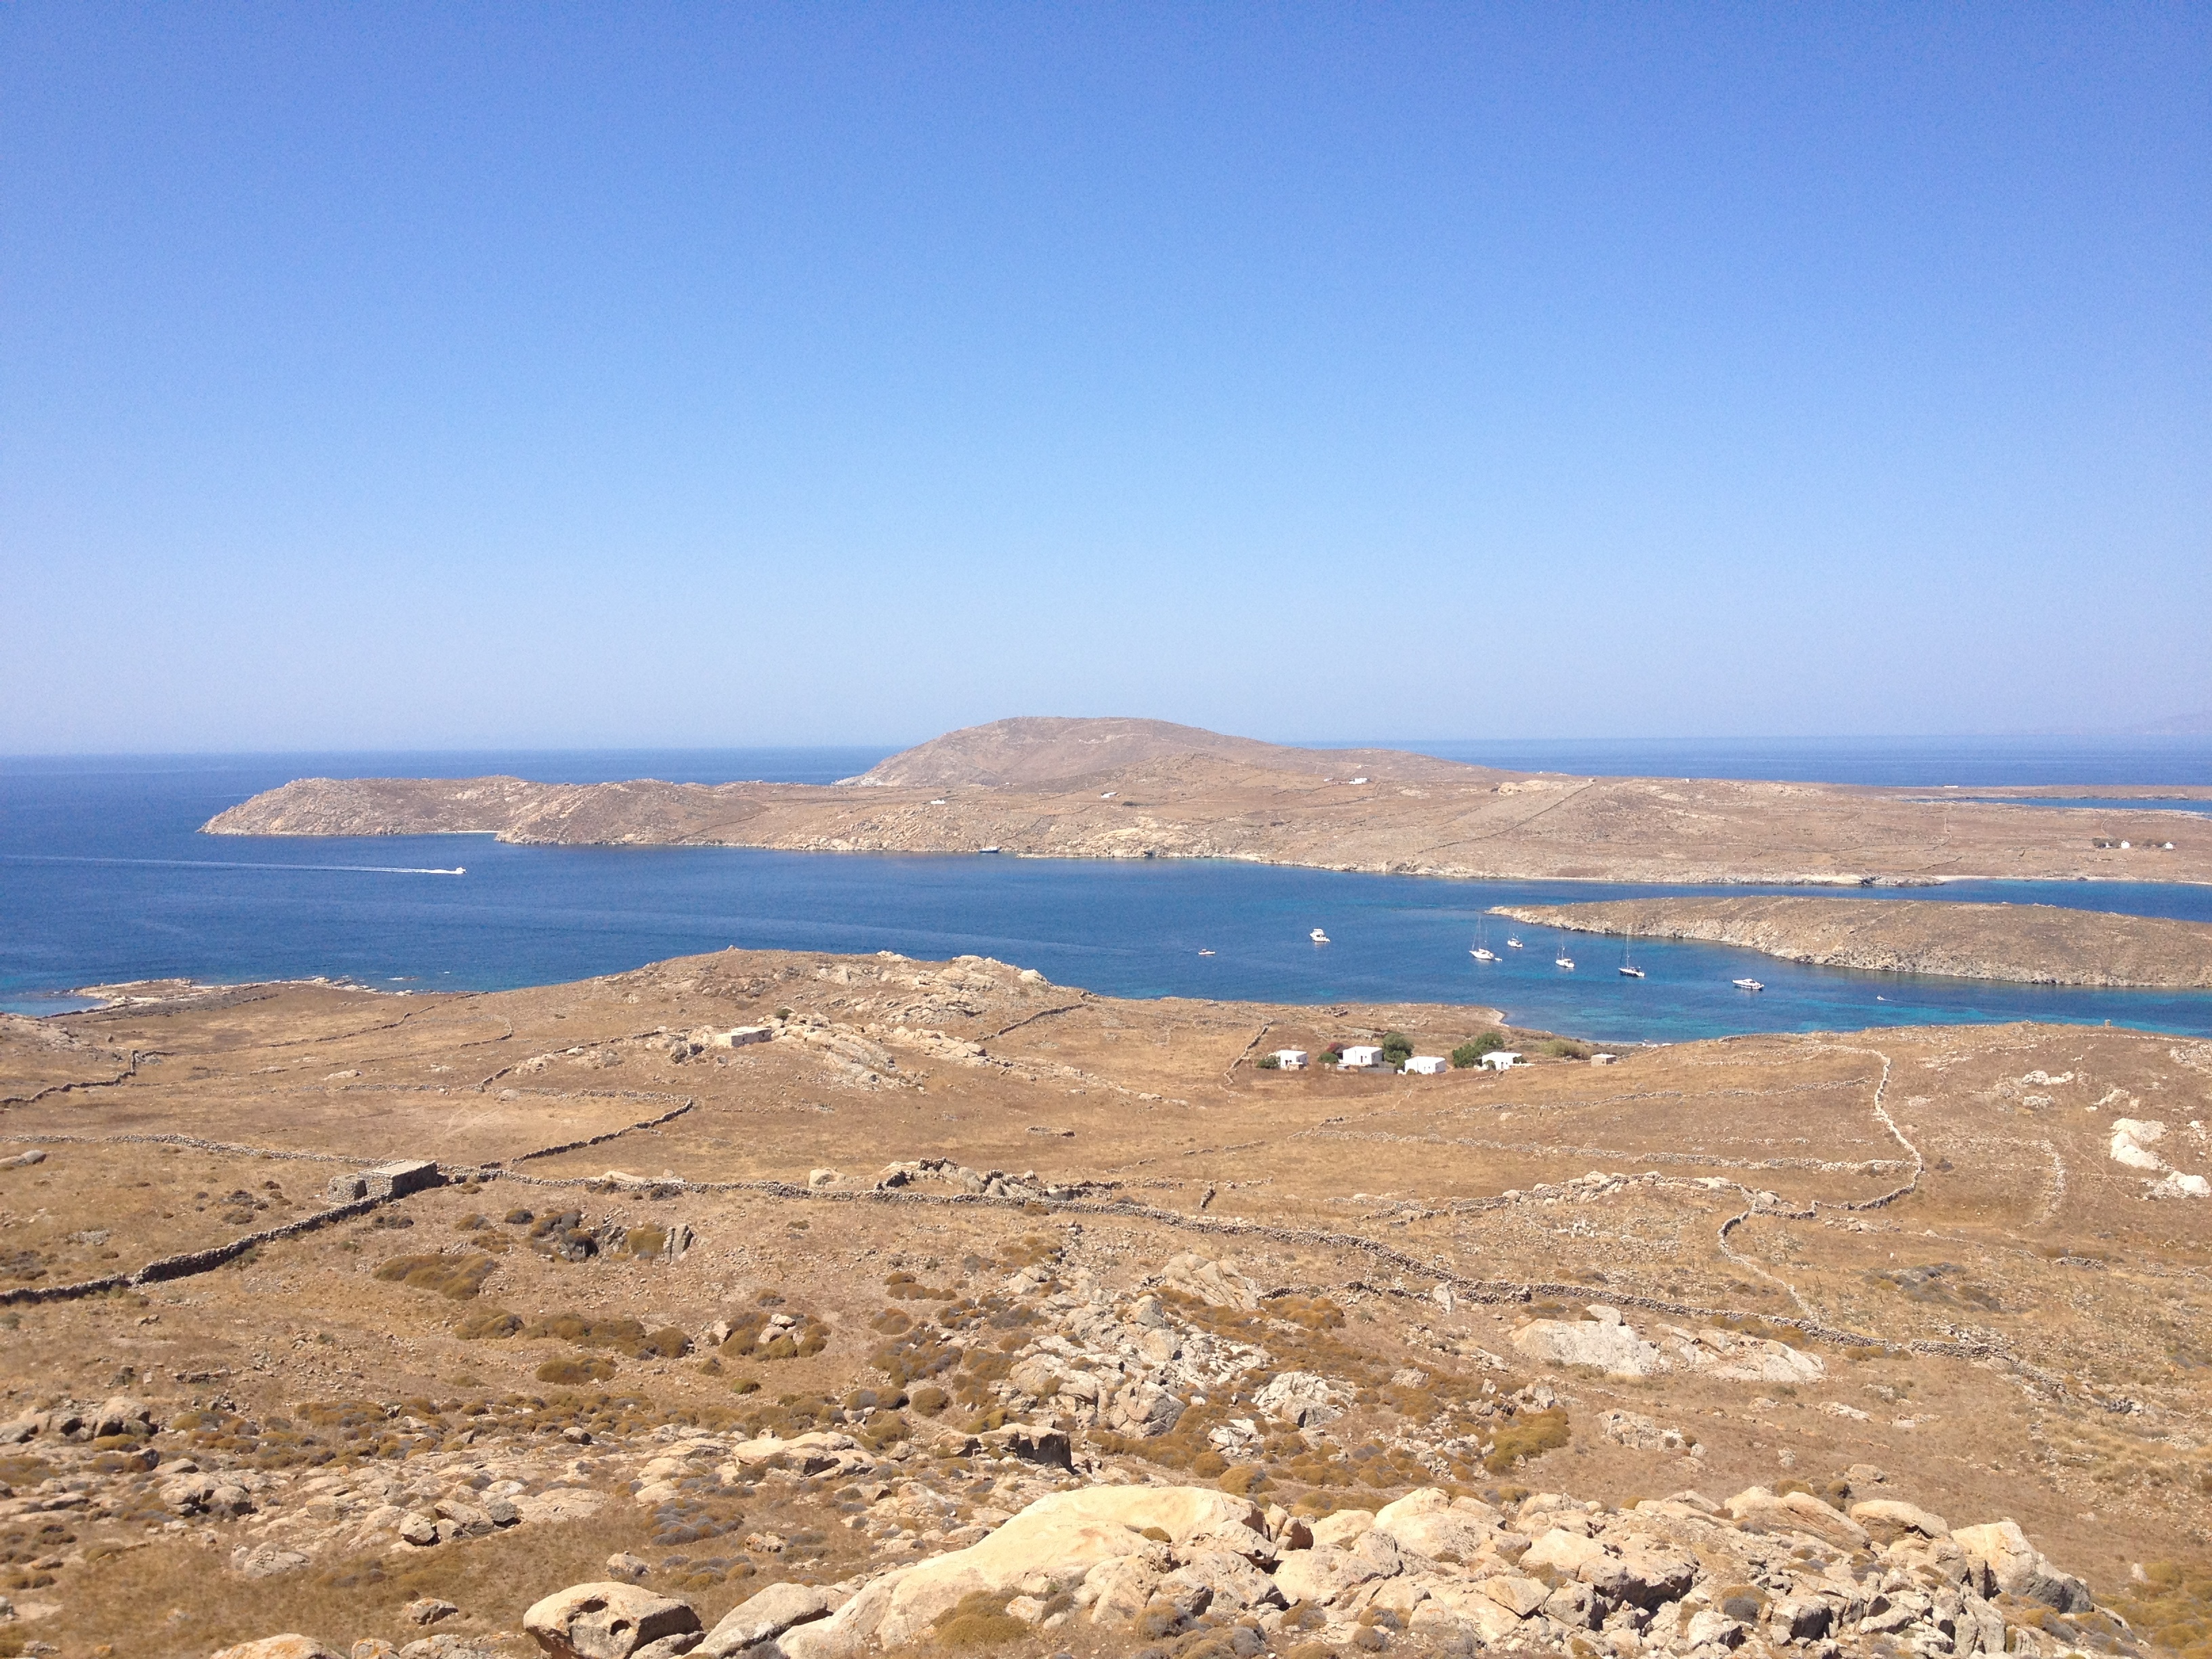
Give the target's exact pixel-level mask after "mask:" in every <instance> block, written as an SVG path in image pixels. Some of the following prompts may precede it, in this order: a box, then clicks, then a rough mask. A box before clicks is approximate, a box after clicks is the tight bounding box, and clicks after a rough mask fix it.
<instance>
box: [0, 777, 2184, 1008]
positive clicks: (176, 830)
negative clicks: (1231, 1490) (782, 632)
mask: <svg viewBox="0 0 2212 1659" xmlns="http://www.w3.org/2000/svg"><path fill="white" fill-rule="evenodd" d="M1452 747H1453V751H1454V754H1455V757H1467V758H1475V757H1478V756H1477V755H1476V754H1474V753H1470V752H1468V751H1470V750H1474V748H1475V746H1474V745H1453V746H1452ZM1531 747H1532V746H1531V745H1522V750H1524V751H1525V750H1528V749H1530V748H1531ZM1955 747H1956V745H1955V744H1954V745H1953V748H1952V749H1947V750H1945V751H1944V752H1943V754H1942V756H1941V757H1939V759H1940V763H1941V764H1942V765H1943V766H1944V767H1945V768H1947V769H1952V770H1953V772H1954V775H1960V774H1963V775H1966V776H1967V777H1968V778H1969V779H1970V780H1971V782H1972V783H1978V784H1981V785H1982V786H1983V787H1988V786H1989V785H1990V784H1991V783H1998V782H2009V781H2044V778H2043V777H2041V776H2038V775H2035V772H2036V768H2035V767H2034V766H2033V765H2029V764H2027V763H2019V764H2015V765H2013V766H2012V767H2010V768H2009V769H2007V768H2006V767H2005V766H2004V765H2003V764H2002V758H2003V757H1999V758H1998V759H1997V760H1994V761H1992V760H1990V759H1989V758H1988V757H1984V762H1983V763H1982V764H1983V769H1981V770H1973V769H1970V768H1969V767H1967V766H1966V765H1965V764H1963V763H1959V762H1958V761H1957V758H1956V756H1955V754H1954V750H1955ZM1714 749H1715V746H1714V745H1705V747H1704V749H1702V750H1700V752H1699V760H1701V761H1702V762H1703V763H1704V764H1703V765H1702V766H1700V767H1699V772H1700V773H1701V775H1708V776H1711V775H1728V774H1727V772H1726V771H1725V770H1724V769H1723V764H1721V763H1725V760H1726V757H1725V756H1718V755H1717V754H1716V753H1715V752H1713V751H1714ZM880 753H881V751H878V750H753V751H744V750H733V751H719V752H712V753H701V752H686V753H682V754H656V753H648V752H640V751H624V752H621V753H578V754H563V755H545V754H532V755H517V754H486V755H438V756H422V755H408V756H376V755H343V756H340V755H317V756H276V757H234V756H233V757H207V758H194V757H159V758H149V759H137V760H130V759H116V758H113V757H98V758H87V759H40V760H15V761H4V762H0V1008H6V1009H9V1010H11V1011H14V1012H28V1013H40V1012H60V1011H63V1010H64V1009H67V1008H70V1007H73V1006H82V1004H81V1003H79V1002H78V1001H76V1000H74V999H69V998H67V997H66V996H64V995H61V994H64V993H66V992H67V991H69V990H70V989H71V988H72V987H80V986H85V985H90V984H97V983H106V982H113V981H122V980H133V979H148V978H160V977H172V976H173V977H189V978H195V979H201V980H209V981H239V980H251V979H283V978H306V977H313V976H316V975H326V976H331V977H339V978H346V979H350V980H354V981H359V982H361V983H362V984H365V985H369V986H373V987H378V988H383V989H391V990H398V989H402V988H414V989H423V990H453V989H498V988H504V987H513V986H520V985H531V984H543V983H548V982H551V981H561V980H568V979H576V978H581V977H584V976H586V975H593V974H602V973H609V972H614V971H618V970H620V969H627V968H632V967H635V966H637V965H638V964H639V963H645V962H650V961H653V960H655V959H657V958H659V957H669V956H676V955H681V954H684V953H688V952H693V951H711V950H719V949H720V948H722V947H724V946H726V945H741V946H745V947H750V948H776V949H791V950H823V951H877V950H893V951H901V952H902V953H904V954H906V955H908V956H913V957H948V956H956V955H959V954H962V953H963V952H974V953H976V954H979V955H984V956H992V957H998V958H1000V960H1002V961H1006V962H1012V963H1019V964H1020V965H1022V966H1024V967H1032V968H1036V969H1041V970H1042V972H1043V973H1044V974H1045V975H1048V977H1049V978H1051V979H1053V980H1054V981H1059V982H1060V983H1063V984H1072V985H1080V986H1085V987H1089V988H1091V989H1092V990H1096V991H1099V992H1102V993H1106V994H1112V995H1116V996H1133V997H1150V996H1200V997H1219V998H1225V999H1237V1000H1247V999H1249V1000H1266V1001H1281V1002H1298V1003H1328V1002H1333V1001H1337V1000H1358V1001H1394V1000H1419V1001H1438V1002H1462V1003H1482V1004H1487V1005H1490V1006H1495V1007H1500V1008H1503V1009H1504V1010H1505V1012H1506V1013H1507V1015H1508V1017H1509V1018H1510V1019H1511V1020H1512V1021H1513V1022H1514V1023H1515V1024H1521V1025H1528V1026H1540V1027H1545V1028H1548V1029H1551V1030H1560V1031H1567V1032H1571V1033H1574V1034H1576V1035H1578V1036H1589V1037H1592V1038H1595V1039H1598V1040H1601V1041H1604V1042H1613V1043H1629V1042H1672V1041H1681V1040H1686V1039H1691V1038H1698V1037H1707V1036H1721V1035H1727V1034H1730V1033H1736V1032H1746V1031H1778V1030H1781V1031H1789V1030H1858V1029H1860V1028H1863V1027H1867V1026H1875V1025H1888V1024H1931V1023H1962V1022H1984V1021H1997V1020H2015V1019H2036V1020H2051V1021H2069V1022H2081V1023H2097V1022H2101V1021H2106V1020H2110V1021H2111V1022H2112V1023H2113V1024H2117V1025H2128V1026H2135V1027H2139V1028H2142V1029H2148V1030H2170V1031H2177V1032H2185V1033H2190V1034H2194V1035H2212V993H2203V992H2191V993H2163V992H2149V991H2092V990H2071V989H2053V988H2045V987H2032V986H2016V985H2006V984H1998V983H1992V982H1987V981H1960V980H1948V979H1937V978H1924V977H1918V976H1911V975H1885V974H1866V973H1857V972H1852V971H1849V970H1844V969H1820V968H1806V967H1800V966H1797V965H1796V964H1792V963H1784V962H1780V961H1778V960H1776V959H1774V958H1772V957H1763V956H1759V955H1757V954H1755V953H1753V952H1748V951H1733V950H1728V949H1723V948H1721V947H1717V946H1710V945H1670V944H1661V943H1650V942H1645V943H1639V944H1638V945H1637V946H1636V961H1637V963H1638V966H1640V967H1642V968H1643V969H1644V970H1645V973H1646V975H1647V976H1646V977H1645V978H1644V979H1642V980H1632V979H1627V978H1624V977H1623V976H1621V975H1620V974H1618V973H1616V972H1615V971H1614V969H1615V968H1616V967H1617V966H1618V964H1619V962H1620V952H1621V945H1620V941H1619V940H1608V939H1603V938H1600V937H1596V936H1592V935H1586V934H1585V935H1570V936H1568V938H1567V940H1566V945H1567V949H1568V951H1569V953H1570V954H1571V955H1572V956H1573V957H1574V958H1575V960H1576V962H1577V969H1576V970H1575V971H1573V972H1571V973H1570V972H1567V971H1565V970H1563V969H1559V968H1556V967H1554V966H1553V957H1554V956H1556V955H1557V954H1558V953H1559V950H1558V947H1559V942H1560V941H1559V936H1558V935H1555V934H1551V933H1543V932H1541V931H1539V930H1531V929H1522V928H1516V927H1514V926H1513V925H1512V924H1509V923H1506V922H1504V921H1503V920H1502V919H1498V918H1491V919H1489V920H1488V921H1487V922H1485V921H1484V920H1483V913H1484V912H1485V911H1486V910H1487V909H1488V908H1489V907H1490V906H1492V905H1495V904H1504V903H1547V902H1572V901H1575V900H1578V899H1601V898H1614V897H1635V896H1647V895H1654V894H1661V893H1668V892H1681V891H1706V889H1694V888H1668V887H1654V886H1639V885H1630V884H1611V883H1596V882H1550V883H1511V882H1504V883H1500V882H1486V883H1470V882H1451V881H1440V880H1427V879H1419V878H1401V877H1388V876H1353V875H1340V874H1334V873H1331V872H1322V871H1310V870H1294V869H1279V868H1273V867H1267V866H1254V865H1246V864H1240V863H1233V862H1224V861H1212V860H1208V861H1191V862H1180V861H1163V862H1132V863H1106V862H1091V861H1082V860H1027V859H1005V858H988V857H975V856H966V855H957V856H930V857H915V856H877V855H856V854H805V853H769V852H756V851H747V850H743V849H736V848H545V847H504V846H501V845H500V844H499V843H498V842H495V841H494V840H492V839H491V838H490V837H489V836H418V837H392V838H373V839H353V838H348V839H315V840H291V839H282V840H278V839H271V840H241V839H230V838H222V839H217V838H213V837H209V836H201V835H198V834H197V833H196V831H197V826H198V825H199V824H200V823H203V822H204V821H205V820H206V819H207V818H208V817H210V816H212V815H213V814H214V813H216V812H217V811H221V810H222V809H223V808H224V807H226V806H229V805H234V803H236V802H238V801H240V800H243V799H246V797H247V796H249V795H252V794H253V793H257V792H258V791H259V790H262V789H265V788H270V787H275V786H276V785H277V784H281V783H283V782H284V781H287V780H289V779H291V778H295V777H301V776H310V775H323V776H349V775H352V776H360V775H416V776H421V775H447V776H463V775H472V774H478V773H484V772H510V773H514V774H518V775H523V776H528V777H535V778H541V779H547V780H568V781H596V780H599V779H606V778H627V777H640V776H659V777H666V778H678V779H686V780H694V781H707V782H713V781H725V780H727V779H732V778H745V777H753V778H758V777H769V778H776V779H781V780H786V781H802V782H825V781H831V780H834V779H836V778H839V777H843V776H847V775H850V774H852V773H854V772H857V771H860V770H861V769H864V768H866V766H867V765H869V764H871V763H872V762H873V761H874V760H876V759H878V758H879V757H880ZM1575 758H1576V759H1580V760H1584V761H1585V762H1586V763H1587V761H1588V760H1589V758H1590V757H1588V756H1587V754H1579V755H1577V757H1575ZM1607 758H1608V759H1610V760H1612V761H1613V767H1614V769H1618V770H1621V771H1643V772H1646V773H1649V772H1655V771H1666V770H1670V769H1671V768H1669V767H1668V766H1666V765H1665V764H1664V761H1665V760H1667V759H1672V758H1674V756H1673V755H1672V754H1669V755H1668V756H1665V757H1660V756H1656V755H1652V756H1644V757H1641V759H1640V760H1639V758H1638V757H1637V756H1636V755H1635V754H1633V753H1632V752H1616V753H1609V754H1608V755H1607ZM1816 758H1818V759H1824V760H1825V761H1826V763H1827V765H1828V771H1827V775H1830V776H1835V777H1838V781H1861V780H1859V779H1856V778H1853V777H1851V776H1850V775H1847V774H1848V770H1849V769H1847V768H1845V767H1844V766H1841V765H1839V764H1838V757H1836V756H1833V755H1829V756H1826V757H1816ZM1655 761H1656V762H1659V763H1657V764H1655ZM1717 762H1720V763H1717ZM1519 763H1522V764H1528V763H1530V762H1528V761H1527V760H1522V761H1520V762H1519ZM1555 763H1565V757H1561V760H1560V761H1559V762H1555ZM1879 764H1880V767H1881V769H1883V771H1884V772H1885V775H1883V776H1882V777H1881V779H1880V780H1879V781H1893V778H1894V781H1903V782H1906V783H1911V784H1915V785H1919V784H1923V783H1929V782H1931V781H1933V782H1941V781H1943V775H1942V773H1940V772H1938V773H1936V774H1935V775H1934V776H1933V777H1932V778H1931V777H1930V776H1929V775H1928V774H1927V771H1926V769H1923V771H1922V772H1921V773H1918V774H1915V773H1913V772H1912V770H1911V767H1910V766H1909V765H1907V764H1905V763H1901V762H1900V761H1899V758H1898V757H1897V756H1896V755H1895V754H1894V753H1893V752H1887V751H1885V753H1884V754H1883V756H1882V757H1881V760H1880V763H1879ZM2046 764H2052V765H2055V763H2046ZM1736 765H1737V766H1738V768H1740V770H1739V771H1738V772H1737V774H1736V775H1763V776H1772V775H1778V774H1779V773H1780V772H1782V771H1783V770H1784V768H1783V767H1782V766H1780V765H1778V764H1777V763H1776V757H1775V756H1774V754H1773V753H1772V752H1771V745H1770V746H1761V747H1759V749H1758V750H1755V751H1751V752H1747V753H1745V754H1744V755H1742V756H1741V757H1739V758H1738V760H1737V761H1736ZM1587 769H1591V770H1595V769H1596V768H1595V766H1588V767H1587ZM1869 769H1872V768H1869ZM1899 771H1903V772H1905V774H1906V775H1904V776H1902V777H1895V775H1896V774H1897V773H1899ZM1993 773H1994V774H1996V775H1992V774H1993ZM1839 774H1843V775H1839ZM2045 775H2047V773H2046V774H2045ZM2061 778H2062V779H2063V780H2065V781H2081V782H2083V783H2085V784H2088V785H2094V784H2097V783H2110V782H2113V781H2136V779H2140V780H2141V781H2152V782H2164V783H2196V782H2200V781H2212V747H2208V746H2207V745H2203V744H2199V745H2197V750H2195V751H2193V752H2191V753H2189V754H2187V755H2185V757H2184V758H2182V759H2181V760H2178V761H2173V762H2172V763H2171V764H2170V765H2169V768H2168V769H2167V770H2166V772H2165V773H2164V774H2162V775H2155V776H2151V775H2145V773H2144V772H2140V771H2139V772H2138V773H2136V778H2135V779H2127V780H2123V779H2120V778H2117V777H2114V776H2112V775H2109V774H2108V775H2094V774H2083V773H2080V772H2075V773H2061ZM1864 781H1875V780H1874V779H1866V780H1864ZM2084 793H2091V792H2090V791H2088V790H2085V792H2084ZM453 866H465V868H466V870H467V872H468V873H467V874H466V875H465V876H460V877H454V876H443V875H433V874H423V873H415V872H420V871H426V870H433V869H442V868H451V867H453ZM1727 891H1729V892H1731V893H1753V892H1762V891H1795V892H1803V891H1807V890H1806V889H1802V888H1800V889H1763V888H1750V887H1745V888H1729V889H1728V890H1727ZM1817 891H1820V892H1824V893H1825V892H1830V891H1836V890H1828V889H1820V890H1817ZM1854 892H1855V890H1846V891H1844V892H1843V895H1842V896H1853V893H1854ZM1874 896H1882V897H1898V896H1910V897H1912V898H1915V899H1918V900H1921V901H1923V902H1929V903H1942V902H1949V901H1955V900H1961V899H1981V900H1990V899H1998V900H2011V901H2014V902H2043V903H2057V904H2069V905H2075V906H2079V907H2081V908H2091V909H2106V910H2120V911H2126V912H2131V913H2134V914H2137V915H2164V916H2176V917H2181V918H2185V919H2188V920H2193V921H2212V889H2205V888H2200V887H2184V886H2169V885H2160V884H2109V883H2097V884H2079V883H2066V884H2038V883H1960V884H1954V885H1950V886H1947V887H1942V888H1938V889H1918V890H1904V891H1903V892H1902V893H1901V892H1900V890H1897V889H1883V890H1878V892H1877V893H1876V894H1875V895H1874ZM1313 927H1322V928H1324V929H1325V930H1326V931H1327V932H1328V935H1329V937H1330V939H1331V940H1332V941H1333V942H1332V943H1331V944H1329V945H1326V946H1316V945H1313V944H1312V943H1310V940H1309V939H1308V938H1307V933H1308V932H1309V930H1310V929H1311V928H1313ZM1481 927H1487V930H1488V943H1489V945H1490V946H1491V948H1492V949H1493V950H1496V951H1499V952H1500V953H1501V955H1502V956H1503V957H1504V960H1503V961H1501V962H1499V963H1495V964H1485V963H1477V962H1475V961H1474V959H1473V957H1471V956H1470V955H1469V954H1468V951H1469V947H1470V945H1472V944H1473V943H1474V939H1475V936H1476V933H1477V931H1478V929H1479V928H1481ZM1508 933H1518V936H1519V937H1520V938H1521V939H1522V941H1523V943H1524V946H1525V948H1524V949H1522V950H1520V951H1510V950H1507V949H1506V948H1505V945H1504V940H1505V938H1506V936H1507V935H1508ZM1201 948H1204V949H1210V950H1212V951H1214V952H1215V954H1214V955H1212V956H1209V957H1201V956H1200V955H1199V954H1198V953H1199V951H1200V949H1201ZM1742 975H1749V976H1754V977H1756V978H1758V979H1760V980H1762V981H1765V985H1766V987H1767V988H1766V989H1765V992H1764V993H1760V994H1750V993H1745V992H1741V991H1738V990H1736V989H1735V987H1734V986H1733V985H1731V984H1730V982H1729V981H1732V980H1733V979H1735V978H1736V977H1738V976H1742Z"/></svg>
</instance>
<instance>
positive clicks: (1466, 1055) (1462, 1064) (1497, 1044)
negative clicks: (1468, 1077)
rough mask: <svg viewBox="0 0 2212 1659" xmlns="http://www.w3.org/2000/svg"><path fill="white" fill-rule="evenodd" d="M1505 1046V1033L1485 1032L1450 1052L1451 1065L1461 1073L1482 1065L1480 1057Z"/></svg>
mask: <svg viewBox="0 0 2212 1659" xmlns="http://www.w3.org/2000/svg"><path fill="white" fill-rule="evenodd" d="M1504 1046H1505V1033H1504V1032H1503V1031H1485V1032H1484V1033H1483V1034H1482V1035H1481V1036H1478V1037H1475V1038H1473V1039H1472V1040H1470V1041H1468V1042H1462V1043H1461V1044H1460V1045H1459V1047H1458V1048H1455V1049H1453V1050H1452V1052H1451V1063H1452V1064H1453V1065H1455V1066H1458V1067H1459V1068H1460V1070H1462V1071H1465V1070H1467V1069H1468V1067H1469V1066H1480V1065H1481V1064H1482V1057H1483V1056H1484V1055H1485V1054H1492V1053H1495V1052H1496V1051H1497V1050H1498V1049H1500V1048H1504Z"/></svg>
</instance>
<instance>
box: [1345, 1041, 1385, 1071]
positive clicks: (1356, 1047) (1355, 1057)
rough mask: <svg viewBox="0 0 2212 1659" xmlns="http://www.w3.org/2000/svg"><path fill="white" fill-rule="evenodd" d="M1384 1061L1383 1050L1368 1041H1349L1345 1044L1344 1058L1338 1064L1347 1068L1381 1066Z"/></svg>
mask: <svg viewBox="0 0 2212 1659" xmlns="http://www.w3.org/2000/svg"><path fill="white" fill-rule="evenodd" d="M1382 1063H1383V1050H1382V1049H1381V1048H1377V1047H1376V1046H1375V1045H1374V1044H1372V1043H1367V1042H1347V1043H1346V1044H1345V1046H1344V1058H1343V1059H1341V1060H1339V1061H1337V1064H1338V1065H1340V1066H1345V1067H1346V1068H1347V1069H1350V1068H1354V1067H1364V1066H1380V1065H1381V1064H1382Z"/></svg>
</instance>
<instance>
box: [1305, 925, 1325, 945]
mask: <svg viewBox="0 0 2212 1659" xmlns="http://www.w3.org/2000/svg"><path fill="white" fill-rule="evenodd" d="M1306 937H1307V938H1308V939H1311V940H1312V941H1313V942H1314V943H1315V944H1316V945H1326V944H1328V934H1327V933H1322V930H1321V929H1320V928H1318V927H1316V928H1315V929H1314V930H1313V932H1312V933H1309V934H1307V935H1306Z"/></svg>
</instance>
